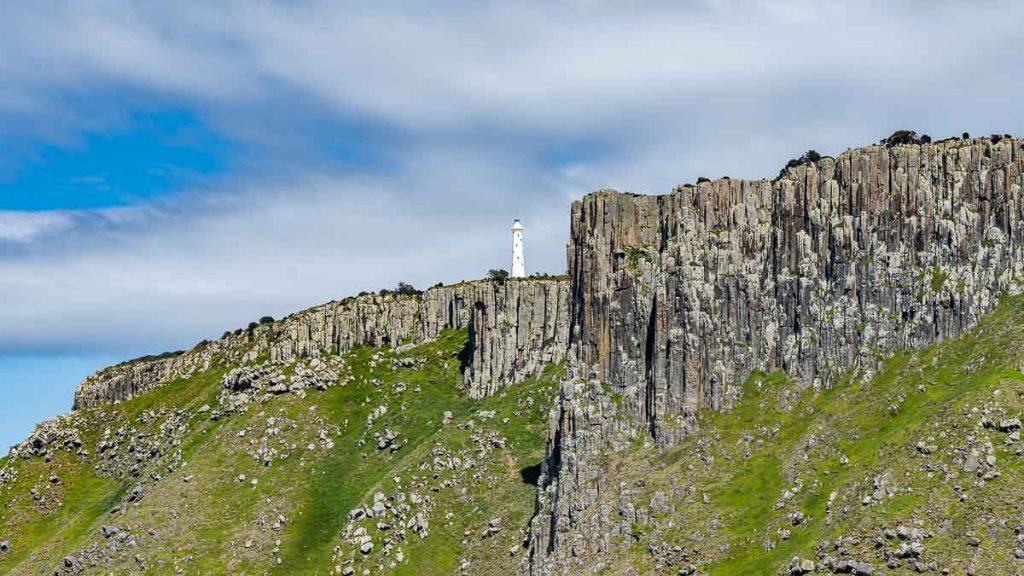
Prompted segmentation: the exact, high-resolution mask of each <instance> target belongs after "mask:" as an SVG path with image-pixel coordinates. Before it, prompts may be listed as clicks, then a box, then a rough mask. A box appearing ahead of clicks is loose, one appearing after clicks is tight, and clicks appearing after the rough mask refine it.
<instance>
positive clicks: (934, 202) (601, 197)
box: [527, 139, 1024, 574]
mask: <svg viewBox="0 0 1024 576" xmlns="http://www.w3.org/2000/svg"><path fill="white" fill-rule="evenodd" d="M1022 152H1024V141H1022V140H1015V139H1001V140H999V141H997V142H994V141H991V140H988V139H975V140H950V141H944V142H939V143H935V144H927V145H905V146H895V147H882V146H871V147H867V148H862V149H857V150H850V151H847V152H845V153H843V154H841V155H840V156H839V157H838V158H835V159H833V158H824V159H821V160H820V161H817V162H812V163H806V164H803V165H800V166H795V167H791V168H788V169H787V170H786V171H785V172H784V173H783V174H782V175H781V176H780V178H779V179H777V180H771V181H769V180H760V181H745V180H729V179H723V180H718V181H715V182H703V183H701V184H700V185H698V186H696V187H692V186H687V187H680V188H678V189H676V190H675V192H674V193H672V194H670V195H666V196H638V195H633V194H623V193H618V192H614V191H601V192H598V193H595V194H592V195H589V196H587V197H586V198H585V199H584V200H582V201H580V202H576V203H575V204H574V205H573V209H572V231H571V240H570V249H569V272H570V277H571V288H570V289H571V291H572V310H571V317H572V327H571V336H570V340H571V344H570V347H571V350H570V354H569V356H570V370H571V374H572V376H571V377H570V378H569V379H568V380H567V381H566V382H565V383H564V384H563V388H562V393H561V398H560V404H559V407H558V408H557V410H556V412H555V413H554V414H553V415H552V430H551V441H550V446H549V449H548V459H547V462H546V466H545V470H544V473H543V474H542V479H541V485H542V488H541V494H540V497H539V499H538V515H537V517H536V518H535V520H534V523H533V530H532V539H533V540H532V546H531V556H530V561H529V562H528V566H527V568H528V569H529V570H530V571H532V572H533V573H536V574H542V573H574V571H576V570H578V569H579V568H580V567H581V566H582V565H583V564H582V561H583V559H584V558H587V557H589V556H591V555H594V554H600V553H601V552H602V551H604V550H607V547H608V545H609V544H608V534H610V533H612V532H613V527H612V526H611V525H610V522H613V520H612V519H609V518H607V516H608V514H607V513H606V512H607V511H605V513H602V511H601V510H594V509H593V506H592V505H593V503H594V502H595V501H596V499H597V498H596V497H597V494H599V493H601V492H602V491H605V490H607V488H608V485H607V482H608V479H607V474H605V473H604V471H602V470H601V468H600V466H599V463H598V460H599V456H600V454H602V453H603V452H606V451H609V450H616V449H618V448H620V447H622V446H625V445H626V444H625V442H626V441H627V440H628V439H629V438H630V437H632V436H638V435H641V436H644V437H646V438H648V439H649V440H651V441H654V442H659V443H662V444H668V443H671V442H673V441H674V440H676V439H678V438H679V437H681V436H682V435H684V434H686V433H687V432H688V431H690V430H692V429H693V427H694V425H695V424H694V418H693V414H694V411H696V410H698V409H700V408H703V407H710V408H715V409H717V408H721V407H723V406H725V405H727V404H728V402H729V401H730V398H731V396H732V391H733V390H735V388H733V383H736V382H739V381H741V380H742V379H743V378H745V377H746V376H747V375H748V374H750V373H751V371H754V370H775V369H782V370H785V371H787V372H788V373H789V374H791V375H792V376H794V377H796V378H798V379H800V380H802V381H803V382H805V383H807V384H808V385H814V386H820V385H827V384H828V383H829V382H830V381H831V380H832V379H833V378H835V376H837V375H838V374H840V373H842V372H845V371H847V370H849V369H851V368H853V369H858V370H861V371H863V372H865V373H870V372H871V370H872V369H873V367H874V366H875V365H876V362H877V361H878V360H879V359H880V358H882V357H884V356H886V355H888V354H890V353H892V352H893V351H895V350H898V349H901V348H917V347H921V346H924V345H927V344H930V343H933V342H936V341H939V340H942V339H944V338H947V337H949V336H953V335H956V334H959V333H961V332H963V331H964V330H966V329H967V328H969V327H972V326H974V325H975V324H976V323H977V321H978V320H979V319H980V318H981V316H982V315H984V314H985V313H986V312H988V311H990V310H991V309H992V308H993V307H994V306H995V304H996V303H997V301H998V299H999V298H1000V297H1001V296H1002V295H1003V294H1006V293H1013V292H1019V291H1020V290H1021V288H1022V279H1024V224H1022V223H1024V194H1022V181H1021V180H1022V178H1021V174H1022V172H1024V158H1022ZM612 397H614V398H615V400H616V401H615V402H611V401H610V399H611V398H612Z"/></svg>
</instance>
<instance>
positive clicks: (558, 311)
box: [74, 278, 569, 409]
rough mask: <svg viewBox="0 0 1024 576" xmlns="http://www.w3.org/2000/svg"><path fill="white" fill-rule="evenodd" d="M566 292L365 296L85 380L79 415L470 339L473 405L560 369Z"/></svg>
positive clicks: (526, 288)
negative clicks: (199, 377) (297, 362)
mask: <svg viewBox="0 0 1024 576" xmlns="http://www.w3.org/2000/svg"><path fill="white" fill-rule="evenodd" d="M568 317H569V285H568V281H566V280H561V279H532V278H531V279H517V280H507V281H505V282H504V283H496V282H490V281H475V282H464V283H462V284H457V285H453V286H439V287H436V288H432V289H430V290H427V291H426V292H424V293H423V294H422V295H418V296H414V295H408V296H402V295H394V294H388V295H383V296H382V295H377V294H372V295H366V296H358V297H353V298H348V299H345V300H342V301H340V302H331V303H328V304H324V305H322V306H316V307H314V308H310V309H308V310H304V311H302V312H299V313H297V314H293V315H291V316H289V317H287V318H285V319H283V320H281V321H278V322H275V323H273V324H265V325H261V326H259V327H257V328H254V329H253V330H251V331H244V332H242V333H241V334H229V335H225V337H223V338H221V339H220V340H217V341H213V342H204V343H202V344H200V345H198V346H196V347H195V348H193V349H192V350H189V351H187V352H184V353H182V354H180V355H171V356H166V357H162V358H151V359H144V360H139V361H133V362H127V363H125V364H120V365H117V366H113V367H110V368H106V369H104V370H101V371H100V372H98V373H96V374H94V375H93V376H90V377H89V378H87V379H86V380H85V381H84V382H83V383H82V384H80V385H79V386H78V389H77V390H76V392H75V404H74V407H75V409H79V408H84V407H88V406H95V405H99V404H105V403H111V402H118V401H122V400H127V399H129V398H133V397H135V396H137V395H139V394H142V393H144V392H146V391H149V390H152V389H154V388H157V387H159V386H161V385H163V384H165V383H167V382H169V381H171V380H174V379H176V378H181V377H187V376H189V375H191V374H193V373H196V372H201V371H205V370H209V369H211V368H213V367H215V366H232V365H235V364H239V363H245V362H251V361H254V360H257V359H259V358H261V357H269V359H270V360H272V361H276V362H288V361H291V360H293V359H301V358H309V357H314V356H319V355H321V354H325V353H330V352H345V351H348V350H351V349H352V348H355V347H357V346H363V345H369V346H390V347H398V346H400V345H403V344H407V343H421V342H425V341H428V340H431V339H433V338H435V337H436V336H437V335H438V334H439V333H440V332H441V331H442V330H444V329H447V328H451V329H457V330H464V329H468V330H469V333H470V342H469V350H468V352H469V354H468V356H467V358H468V362H467V365H466V369H465V371H464V375H465V382H466V388H467V391H468V393H469V394H470V395H472V396H476V397H479V396H485V395H488V394H490V393H492V392H494V391H495V390H497V389H499V388H501V387H503V386H507V385H509V384H511V383H514V382H518V381H520V380H522V379H523V378H526V377H528V376H531V375H533V374H535V373H537V372H538V371H539V370H540V369H541V368H542V367H543V366H544V365H545V364H546V363H549V362H561V361H562V360H563V359H564V357H565V352H566V350H567V343H568V324H569V320H568Z"/></svg>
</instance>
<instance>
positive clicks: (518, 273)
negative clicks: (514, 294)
mask: <svg viewBox="0 0 1024 576" xmlns="http://www.w3.org/2000/svg"><path fill="white" fill-rule="evenodd" d="M523 230H524V228H523V224H522V223H521V222H519V220H518V219H517V220H516V221H515V222H513V223H512V277H513V278H526V263H525V262H524V261H523Z"/></svg>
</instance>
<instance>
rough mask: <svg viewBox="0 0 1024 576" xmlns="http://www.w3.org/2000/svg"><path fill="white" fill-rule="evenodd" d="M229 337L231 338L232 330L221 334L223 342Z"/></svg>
mask: <svg viewBox="0 0 1024 576" xmlns="http://www.w3.org/2000/svg"><path fill="white" fill-rule="evenodd" d="M228 336H231V330H228V331H227V332H225V333H223V334H221V335H220V339H221V340H223V339H225V338H227V337H228Z"/></svg>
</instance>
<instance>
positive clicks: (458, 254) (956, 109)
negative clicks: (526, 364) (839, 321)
mask: <svg viewBox="0 0 1024 576" xmlns="http://www.w3.org/2000/svg"><path fill="white" fill-rule="evenodd" d="M1022 23H1024V7H1022V6H1021V5H1020V3H1018V2H1010V1H993V2H986V3H983V4H977V5H972V6H966V7H965V6H964V5H963V3H960V2H923V1H908V2H899V3H894V2H882V1H880V0H879V1H867V0H864V1H859V0H853V1H849V2H843V3H829V2H810V1H799V0H793V1H788V2H774V1H773V2H768V1H757V0H736V1H729V0H708V1H691V2H683V3H664V2H601V1H596V0H578V1H568V2H522V3H516V4H514V5H513V4H509V3H492V2H447V1H440V2H430V3H419V2H396V3H388V4H386V5H384V4H380V3H370V4H367V3H348V2H341V3H339V2H319V1H316V0H307V1H301V2H274V1H269V0H254V1H251V2H244V3H236V2H223V3H222V2H217V3H209V2H176V3H173V5H171V4H166V5H163V6H162V5H159V4H156V3H142V2H131V1H127V0H108V1H106V2H102V3H77V2H66V1H57V0H52V1H49V0H44V1H40V2H33V3H8V4H6V5H5V7H4V18H3V20H2V21H0V76H2V77H3V78H4V82H3V85H2V86H0V394H3V395H4V397H5V399H6V401H5V402H3V403H2V404H0V422H2V425H0V445H8V444H10V443H12V442H16V441H17V440H18V439H20V438H23V437H24V436H25V435H26V434H27V433H28V431H29V430H30V429H31V427H32V425H33V424H34V423H35V422H37V421H38V420H40V419H42V418H46V417H50V416H53V415H54V414H57V413H59V412H61V411H64V410H67V409H68V408H69V407H70V404H71V395H72V391H73V389H74V386H75V385H76V384H77V383H78V382H79V381H80V380H81V379H82V378H83V377H84V376H85V375H86V374H88V373H90V372H92V371H94V370H95V369H98V368H100V367H102V366H104V365H107V364H110V363H112V362H115V361H118V360H121V359H125V358H129V357H134V356H138V355H142V354H149V353H158V352H162V351H165V350H171V349H180V348H185V347H188V346H191V345H192V344H193V343H195V342H197V341H198V340H201V339H203V338H210V337H216V336H218V335H219V334H221V333H222V332H223V331H224V330H227V329H232V328H235V327H239V326H244V325H245V324H247V323H248V322H249V321H250V320H253V319H255V318H259V317H260V316H263V315H266V314H270V315H274V316H280V315H284V314H287V313H289V312H291V311H294V310H297V309H300V308H303V307H306V306H311V305H315V304H317V303H320V302H323V301H327V300H330V299H333V298H339V297H342V296H345V295H347V294H352V293H355V292H358V291H360V290H370V289H378V288H381V287H385V286H393V285H394V284H395V283H397V282H398V281H400V280H402V281H409V282H413V283H414V284H417V285H421V286H425V285H430V284H433V283H435V282H438V281H446V282H450V281H457V280H461V279H468V278H475V277H479V276H481V275H483V274H484V273H485V271H486V270H488V269H490V268H494V267H496V266H507V259H508V238H507V229H508V223H509V221H510V220H511V219H512V218H513V217H518V218H521V219H523V221H524V223H525V224H526V227H527V232H526V250H527V253H526V256H527V267H528V268H529V269H530V270H541V271H549V272H559V271H562V270H564V267H565V261H564V258H565V251H564V246H565V242H566V240H567V224H568V209H569V205H570V203H571V202H572V200H573V199H576V198H579V197H580V196H582V195H583V194H584V193H586V192H588V191H591V190H594V189H597V188H601V187H614V188H619V189H624V190H630V191H634V192H647V193H663V192H667V191H669V190H670V189H671V188H672V187H673V186H674V185H676V184H679V183H682V182H688V181H695V180H696V179H697V178H698V177H701V176H707V177H718V176H723V175H729V176H733V177H748V178H761V177H770V176H772V175H774V174H775V173H777V172H778V169H779V167H780V166H781V165H783V164H785V162H786V160H788V159H789V158H792V157H795V156H799V155H800V154H801V153H802V152H803V151H805V150H807V149H809V148H813V149H816V150H818V151H820V152H822V153H829V154H835V153H838V152H841V151H842V150H843V149H845V148H847V147H851V146H857V145H862V144H868V143H871V142H875V141H877V140H878V139H880V138H882V137H884V136H885V135H887V134H889V133H890V132H892V131H893V130H896V129H901V128H908V129H914V130H917V131H919V132H922V133H928V134H931V135H932V136H935V137H943V136H949V135H959V134H960V133H962V132H964V131H970V132H971V133H974V134H990V133H994V132H998V133H1014V134H1021V133H1024V118H1022V117H1021V115H1020V114H1019V109H1020V101H1021V97H1022V96H1024V60H1022V59H1021V58H1020V57H1019V50H1017V49H1016V48H1015V47H1016V46H1017V45H1018V44H1019V36H1020V32H1019V31H1020V26H1021V24H1022Z"/></svg>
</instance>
